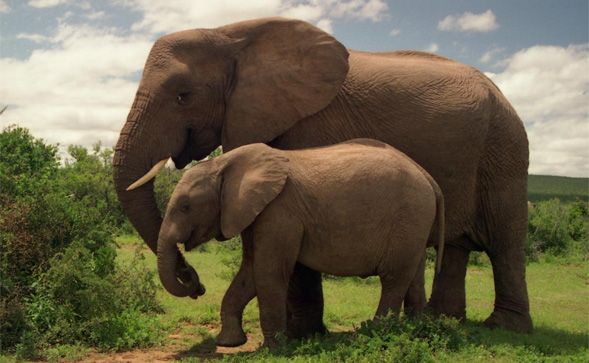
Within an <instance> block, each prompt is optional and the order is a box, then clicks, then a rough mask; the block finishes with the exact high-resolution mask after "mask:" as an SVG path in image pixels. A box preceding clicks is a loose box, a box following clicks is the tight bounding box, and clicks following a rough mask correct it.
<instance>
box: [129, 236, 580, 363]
mask: <svg viewBox="0 0 589 363" xmlns="http://www.w3.org/2000/svg"><path fill="white" fill-rule="evenodd" d="M231 253H238V252H227V251H226V250H224V249H220V248H218V247H217V246H216V245H215V243H211V244H210V246H209V247H208V248H207V249H206V252H198V251H196V252H191V253H188V254H186V257H187V259H188V261H189V262H190V263H191V264H192V265H193V266H194V267H195V268H196V269H197V270H198V272H199V275H200V277H201V281H202V282H203V283H204V284H205V286H206V287H207V293H206V294H205V295H204V296H201V297H199V298H198V300H196V301H195V300H192V299H188V298H183V299H180V298H176V297H173V296H171V295H169V294H168V293H167V292H166V291H165V290H163V289H162V290H161V291H160V292H159V293H158V294H159V297H160V298H161V300H162V302H163V305H164V309H165V311H166V313H165V314H164V315H161V316H160V317H159V319H161V320H162V322H163V324H164V325H165V326H166V327H167V329H168V331H169V332H170V334H171V336H172V337H174V336H182V337H183V338H168V339H169V340H173V343H174V344H176V345H179V346H181V348H180V350H181V353H180V357H185V358H183V359H181V361H183V362H192V361H194V362H196V361H197V359H198V358H197V357H202V355H203V354H212V353H214V352H215V346H214V337H215V335H216V333H217V332H218V331H219V309H220V304H221V300H222V297H223V294H224V293H225V291H226V289H227V287H228V286H229V283H230V281H229V279H228V278H227V275H228V274H229V271H230V270H231V267H229V266H227V262H225V263H224V262H222V260H223V259H224V258H225V260H226V261H227V260H228V259H227V254H231ZM132 255H133V251H132V250H129V249H121V250H119V258H120V259H131V258H132ZM145 257H146V259H145V262H146V263H147V264H148V266H150V267H152V268H155V266H156V261H155V256H154V255H153V253H151V252H149V251H145ZM474 259H475V260H481V258H476V256H475V258H474ZM229 260H230V259H229ZM483 260H484V259H483ZM432 279H433V266H429V268H428V269H427V271H426V287H427V289H428V291H427V293H428V295H429V292H430V291H429V290H430V289H431V283H432ZM527 280H528V291H529V296H530V306H531V314H532V318H533V320H534V324H535V331H534V333H533V334H529V335H527V334H518V333H513V332H508V331H503V330H488V329H485V328H483V327H482V326H481V325H482V322H483V321H484V319H486V318H487V317H488V316H489V314H490V313H491V311H492V310H493V299H494V291H493V273H492V269H491V267H490V266H489V265H488V264H485V263H483V264H482V265H480V266H475V267H469V271H468V274H467V278H466V289H467V321H466V323H464V324H461V325H460V327H459V328H457V329H459V330H460V331H461V332H462V333H463V334H465V335H466V337H467V338H466V343H464V344H462V345H461V346H460V347H459V348H458V349H455V350H447V349H445V350H438V351H431V350H427V349H426V348H427V344H426V345H425V348H424V349H426V350H425V352H426V353H425V354H426V357H430V358H431V357H433V358H434V359H435V360H437V361H448V362H451V361H458V362H464V361H493V362H496V361H498V362H511V361H571V362H577V361H588V360H589V287H588V284H589V264H588V263H583V264H581V265H557V264H546V263H534V264H530V265H529V266H528V267H527ZM324 293H325V322H326V325H327V326H328V328H329V329H330V331H332V332H333V333H332V337H331V338H330V340H318V341H316V342H315V343H307V344H311V346H312V347H315V348H301V347H299V348H296V349H299V350H301V349H303V350H304V349H311V350H312V349H315V350H321V349H322V350H324V351H325V350H329V349H330V348H328V347H329V346H330V345H333V343H331V342H333V341H338V340H339V339H352V340H353V339H358V335H357V333H351V332H350V331H352V330H353V329H354V328H358V327H360V326H361V325H362V322H363V321H366V320H368V319H371V318H372V316H373V314H374V312H375V311H376V307H377V304H378V299H379V297H380V284H379V282H378V279H377V278H368V279H365V280H360V279H356V278H354V279H351V278H347V279H329V278H327V279H324ZM244 329H245V331H246V333H247V334H248V339H249V340H250V341H253V342H254V344H256V345H258V344H260V343H261V341H262V336H261V332H260V328H259V320H258V307H257V302H256V300H255V299H254V301H252V302H251V303H250V304H249V305H248V307H247V308H246V311H245V313H244ZM346 331H347V332H346ZM462 333H461V334H462ZM354 334H356V335H354ZM324 339H325V338H324ZM422 343H423V342H422ZM313 344H315V346H314V345H313ZM350 344H351V343H350ZM391 344H392V343H391ZM395 344H399V343H395ZM403 344H405V345H402V347H405V348H403V349H409V348H407V346H406V345H407V344H408V343H407V342H405V343H403ZM412 344H413V343H412ZM424 344H425V343H424ZM422 345H423V344H422ZM303 347H305V345H303ZM418 347H421V346H418ZM397 348H398V347H397ZM422 348H423V347H422ZM334 349H335V348H334ZM338 349H339V348H338ZM390 349H393V348H390ZM399 349H401V348H399ZM411 349H417V348H415V347H413V348H411ZM419 349H421V348H419ZM419 349H418V352H420V351H419ZM428 349H429V348H428ZM414 353H415V352H414ZM421 353H423V352H421ZM421 353H420V354H421ZM325 354H327V353H325ZM369 356H370V355H367V356H366V357H369ZM418 356H419V357H421V358H420V359H423V357H424V356H423V354H422V355H419V354H418ZM313 357H315V358H317V359H319V358H318V357H319V355H317V356H313V355H308V354H306V355H300V354H293V353H292V350H291V351H288V353H272V354H270V353H268V352H265V353H264V352H256V353H244V354H240V355H238V356H234V357H232V358H229V357H227V358H226V359H233V360H238V361H241V360H251V361H314V359H315V358H313ZM324 358H325V356H324ZM397 358H398V357H397ZM397 358H395V359H393V360H392V361H395V360H397ZM391 359H392V358H391ZM403 359H405V358H403ZM428 359H429V358H428ZM405 360H407V361H411V359H409V358H407V359H405ZM368 361H370V360H368Z"/></svg>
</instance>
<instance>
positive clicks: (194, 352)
mask: <svg viewBox="0 0 589 363" xmlns="http://www.w3.org/2000/svg"><path fill="white" fill-rule="evenodd" d="M189 358H197V359H198V360H201V361H202V360H206V359H222V358H223V354H222V353H217V347H216V346H215V339H214V338H212V337H208V338H205V339H204V340H203V341H201V342H200V343H196V344H194V345H193V346H192V347H190V349H188V350H185V351H182V352H179V353H178V354H176V355H174V359H176V360H178V361H181V360H186V359H189Z"/></svg>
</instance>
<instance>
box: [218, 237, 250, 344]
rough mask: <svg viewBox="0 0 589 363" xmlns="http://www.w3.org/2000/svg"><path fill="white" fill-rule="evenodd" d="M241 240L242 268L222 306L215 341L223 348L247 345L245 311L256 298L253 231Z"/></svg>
mask: <svg viewBox="0 0 589 363" xmlns="http://www.w3.org/2000/svg"><path fill="white" fill-rule="evenodd" d="M241 238H242V240H243V256H242V259H241V267H240V268H239V271H238V272H237V274H236V275H235V277H234V278H233V281H232V282H231V285H230V286H229V288H228V289H227V292H226V293H225V296H224V297H223V302H222V304H221V332H220V333H219V335H218V336H217V338H216V339H215V344H216V345H218V346H222V347H237V346H239V345H242V344H245V342H246V341H247V336H246V335H245V333H244V331H243V328H242V317H243V310H244V309H245V307H246V306H247V304H248V303H249V302H250V301H251V300H252V299H253V298H254V297H255V296H256V287H255V282H254V271H253V244H252V236H251V231H249V229H246V230H245V231H244V232H243V233H242V236H241Z"/></svg>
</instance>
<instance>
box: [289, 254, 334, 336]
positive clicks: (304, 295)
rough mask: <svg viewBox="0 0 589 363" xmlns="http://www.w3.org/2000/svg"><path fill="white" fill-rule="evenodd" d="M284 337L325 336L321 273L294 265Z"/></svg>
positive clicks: (300, 265)
mask: <svg viewBox="0 0 589 363" xmlns="http://www.w3.org/2000/svg"><path fill="white" fill-rule="evenodd" d="M287 307H288V314H287V317H288V321H287V328H286V335H287V336H288V337H289V338H291V339H300V338H304V337H307V336H312V335H314V334H317V333H319V334H327V333H328V331H327V328H326V327H325V325H324V324H323V288H322V285H321V273H320V272H317V271H315V270H312V269H310V268H308V267H306V266H305V265H303V264H300V263H298V262H297V263H296V264H295V269H294V272H293V274H292V276H291V279H290V283H289V286H288V297H287Z"/></svg>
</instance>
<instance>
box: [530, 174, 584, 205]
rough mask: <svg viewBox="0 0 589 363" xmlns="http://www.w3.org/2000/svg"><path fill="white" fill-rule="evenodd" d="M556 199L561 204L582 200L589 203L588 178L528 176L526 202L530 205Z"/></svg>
mask: <svg viewBox="0 0 589 363" xmlns="http://www.w3.org/2000/svg"><path fill="white" fill-rule="evenodd" d="M552 198H558V199H560V201H562V202H565V203H566V202H574V201H577V200H582V201H585V202H589V178H569V177H564V176H550V175H530V176H529V177H528V200H529V201H530V202H532V203H538V202H542V201H547V200H550V199H552Z"/></svg>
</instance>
